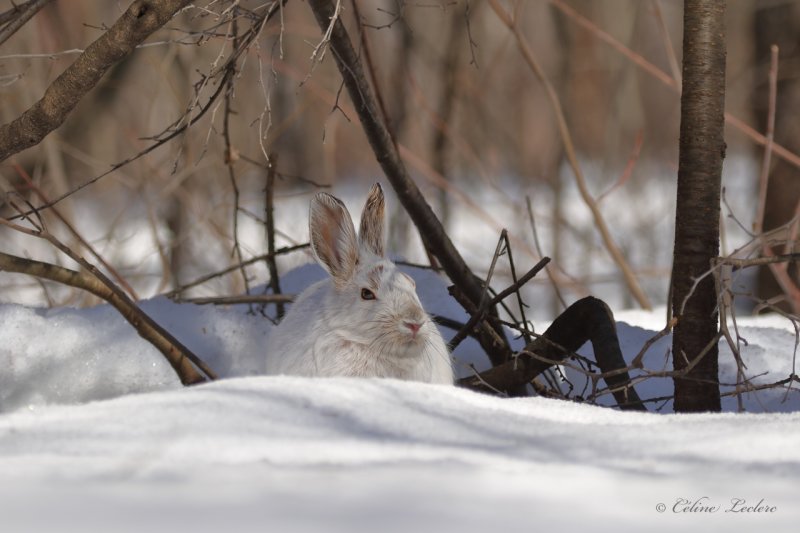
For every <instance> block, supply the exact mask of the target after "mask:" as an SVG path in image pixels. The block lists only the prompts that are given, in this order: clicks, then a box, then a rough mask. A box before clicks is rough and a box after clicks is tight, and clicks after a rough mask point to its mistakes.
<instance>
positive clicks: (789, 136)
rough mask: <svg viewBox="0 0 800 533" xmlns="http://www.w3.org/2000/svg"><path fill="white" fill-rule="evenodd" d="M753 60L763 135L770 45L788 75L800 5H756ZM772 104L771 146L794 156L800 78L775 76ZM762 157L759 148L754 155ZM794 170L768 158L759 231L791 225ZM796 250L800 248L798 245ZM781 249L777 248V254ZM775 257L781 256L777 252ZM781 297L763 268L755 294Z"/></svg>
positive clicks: (798, 35) (796, 269)
mask: <svg viewBox="0 0 800 533" xmlns="http://www.w3.org/2000/svg"><path fill="white" fill-rule="evenodd" d="M754 30H755V45H756V61H757V65H758V67H759V68H758V69H757V70H756V72H758V73H759V74H758V76H757V77H756V84H757V85H756V91H755V94H754V96H753V98H752V101H753V107H754V111H755V112H756V116H757V117H758V124H759V125H760V128H759V129H761V130H762V131H763V130H764V129H765V126H766V124H767V113H768V104H767V102H768V101H769V96H768V92H767V88H768V85H769V84H768V82H767V76H766V72H767V68H768V65H769V61H770V59H769V58H770V47H771V46H772V45H777V46H778V48H779V49H780V62H781V71H782V70H784V69H786V70H787V71H789V72H791V69H793V68H794V67H793V65H796V64H798V63H797V62H798V61H800V6H798V5H797V4H791V3H785V4H781V3H775V4H773V3H765V4H764V5H759V6H758V7H757V9H756V12H755V17H754ZM778 74H779V75H778V80H777V81H778V85H777V94H776V103H775V109H776V113H775V142H776V143H778V144H781V145H783V146H785V147H786V148H788V149H789V150H792V151H793V152H795V153H797V152H798V151H800V121H798V120H797V115H796V112H795V110H796V109H797V108H798V105H800V78H798V76H797V75H796V74H794V73H792V74H788V75H785V74H784V75H781V72H780V71H779V73H778ZM762 156H763V148H761V147H759V149H758V151H757V157H759V158H761V157H762ZM797 178H798V176H797V168H795V167H793V166H792V165H790V164H789V163H787V162H786V161H784V160H783V159H781V158H778V157H774V156H773V157H772V169H771V172H770V174H769V182H768V184H767V198H766V206H765V209H764V220H763V230H764V231H769V230H772V229H775V228H777V227H780V226H782V225H784V224H786V223H787V222H789V221H790V220H791V219H792V217H794V215H795V210H796V209H797V205H798V203H800V185H798V179H797ZM794 246H795V248H797V247H798V246H800V244H798V243H797V242H796V243H795V245H794ZM779 250H780V247H776V252H778V251H779ZM778 253H779V252H778ZM788 268H789V275H790V276H791V277H792V278H793V279H794V280H795V283H798V284H800V265H798V264H797V263H790V264H789V267H788ZM781 294H783V289H782V288H781V286H780V284H779V283H778V281H776V279H775V275H774V274H773V273H772V270H771V269H770V268H769V266H768V265H767V266H763V267H761V268H760V270H759V273H758V296H759V298H761V299H763V300H770V299H772V298H774V297H775V296H779V295H781ZM777 305H778V307H780V308H781V309H783V310H784V311H788V312H791V311H792V306H791V305H790V304H789V302H786V301H784V302H780V303H778V304H777Z"/></svg>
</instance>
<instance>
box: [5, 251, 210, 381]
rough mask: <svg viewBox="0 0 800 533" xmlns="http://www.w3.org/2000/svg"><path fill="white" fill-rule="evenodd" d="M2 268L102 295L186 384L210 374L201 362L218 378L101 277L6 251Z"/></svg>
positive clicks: (203, 378)
mask: <svg viewBox="0 0 800 533" xmlns="http://www.w3.org/2000/svg"><path fill="white" fill-rule="evenodd" d="M0 270H4V271H6V272H17V273H20V274H28V275H30V276H35V277H37V278H43V279H49V280H50V281H55V282H57V283H61V284H64V285H69V286H70V287H76V288H78V289H82V290H85V291H87V292H90V293H92V294H94V295H95V296H97V297H98V298H101V299H102V300H104V301H106V302H108V303H109V304H111V305H112V306H114V308H115V309H116V310H117V311H119V312H120V314H121V315H122V316H123V317H124V318H125V320H127V321H128V322H129V323H130V324H131V326H133V327H134V328H135V329H136V332H137V333H139V335H140V336H141V337H142V338H143V339H145V340H146V341H148V342H150V343H151V344H152V345H153V346H155V347H156V349H158V351H159V352H161V353H162V354H163V355H164V357H166V358H167V361H169V364H170V365H171V366H172V368H173V369H175V372H176V373H177V374H178V377H179V378H180V380H181V383H183V384H184V385H192V384H195V383H202V382H204V381H206V378H205V377H203V375H202V374H200V373H199V372H198V371H197V369H195V367H194V366H193V365H192V363H194V364H197V365H198V366H199V367H200V368H205V369H206V373H207V374H208V375H209V377H210V378H212V379H214V378H215V376H214V374H213V373H209V372H210V370H209V369H208V368H207V367H206V366H205V364H204V363H203V362H202V361H201V360H200V359H199V358H198V357H197V356H196V355H194V354H193V353H192V352H191V351H190V350H189V349H188V348H187V347H185V346H184V345H183V344H181V343H180V342H179V341H178V340H177V339H175V338H174V337H173V336H172V335H170V334H169V333H167V332H166V331H165V330H164V329H163V328H161V326H159V325H158V324H156V322H155V321H154V320H153V319H152V318H150V317H149V316H147V315H146V314H145V313H144V312H143V311H142V310H141V309H139V308H138V307H137V306H136V304H134V303H133V302H132V301H131V300H130V299H128V298H127V297H126V296H125V294H124V293H123V292H122V291H119V290H117V291H115V290H114V289H113V288H112V287H109V286H108V285H106V284H104V283H103V282H101V281H100V280H99V279H98V278H97V277H95V276H93V275H90V274H85V273H82V272H76V271H74V270H70V269H68V268H64V267H60V266H57V265H53V264H50V263H43V262H41V261H34V260H32V259H24V258H22V257H17V256H14V255H9V254H6V253H3V252H0Z"/></svg>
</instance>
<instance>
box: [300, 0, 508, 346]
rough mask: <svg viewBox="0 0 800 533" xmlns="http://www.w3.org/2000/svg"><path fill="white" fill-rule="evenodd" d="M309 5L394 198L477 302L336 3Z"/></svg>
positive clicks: (313, 0) (477, 292)
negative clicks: (413, 175) (389, 125)
mask: <svg viewBox="0 0 800 533" xmlns="http://www.w3.org/2000/svg"><path fill="white" fill-rule="evenodd" d="M309 5H310V7H311V10H312V11H313V12H314V16H315V17H316V19H317V23H318V24H319V26H320V28H321V29H322V31H323V32H325V33H326V34H327V33H328V30H329V29H330V43H329V45H330V48H331V51H332V52H333V55H334V57H335V59H336V64H337V66H338V67H339V72H340V73H341V75H342V78H343V80H344V84H345V86H346V87H347V91H348V93H349V95H350V99H351V100H352V101H353V103H354V107H355V108H356V112H357V113H358V116H359V119H360V122H361V125H362V127H363V128H364V132H365V134H366V136H367V139H368V140H369V143H370V146H371V147H372V150H373V152H374V153H375V157H376V159H377V160H378V163H379V164H380V165H381V168H382V169H383V172H384V173H385V174H386V177H387V178H388V180H389V182H390V183H391V185H392V187H393V188H394V190H395V192H396V193H397V196H398V198H399V200H400V202H401V203H402V204H403V207H404V208H405V209H406V211H407V212H408V214H409V216H410V217H411V220H413V221H414V224H415V225H416V226H417V229H418V230H419V233H420V236H421V237H422V239H423V243H424V244H425V248H426V249H427V250H429V251H430V252H432V253H433V254H434V255H435V256H436V258H437V259H438V261H439V263H440V264H441V266H442V268H443V270H444V271H445V272H446V273H447V275H448V276H449V278H450V280H451V281H452V282H453V283H454V284H455V285H456V286H458V287H459V288H461V289H462V290H463V292H464V294H465V295H466V296H467V298H469V299H470V300H471V301H472V302H473V303H474V304H476V305H477V303H478V302H480V299H481V294H482V293H483V288H482V287H481V285H480V283H479V282H478V280H477V278H476V277H475V275H474V274H473V273H472V271H471V270H470V268H469V267H468V266H467V264H466V262H465V261H464V259H463V258H462V257H461V254H459V253H458V250H456V248H455V246H453V243H452V241H451V240H450V237H449V236H448V235H447V233H446V232H445V231H444V228H443V227H442V224H441V222H440V221H439V219H438V218H437V217H436V215H435V214H434V213H433V210H432V209H431V207H430V205H429V204H428V202H427V201H426V200H425V198H424V197H423V196H422V193H421V192H420V190H419V188H418V187H417V185H416V183H414V181H413V180H412V179H411V177H410V176H409V175H408V171H407V169H406V167H405V165H404V164H403V161H402V160H401V158H400V154H399V153H398V150H397V147H396V146H395V144H394V142H393V140H392V136H391V134H390V133H389V130H388V128H387V126H386V123H385V122H384V121H383V120H382V117H381V114H380V112H379V111H378V106H377V103H376V101H375V97H374V96H373V94H372V91H371V89H370V87H369V83H368V82H367V79H366V76H365V74H364V69H363V66H362V64H361V61H360V60H359V59H358V56H357V55H356V52H355V50H354V49H353V45H352V43H351V41H350V36H349V35H348V33H347V30H346V29H345V27H344V25H343V24H342V21H341V20H340V18H339V17H338V16H337V11H336V6H334V4H333V2H331V0H310V1H309ZM496 333H497V334H498V336H499V337H500V338H501V339H503V341H504V344H505V345H508V341H507V339H505V332H504V331H503V330H502V328H498V329H497V331H496Z"/></svg>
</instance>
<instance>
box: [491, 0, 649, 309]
mask: <svg viewBox="0 0 800 533" xmlns="http://www.w3.org/2000/svg"><path fill="white" fill-rule="evenodd" d="M489 5H491V7H492V10H493V11H494V12H495V14H496V15H497V18H499V19H500V21H501V22H502V23H503V24H504V25H505V26H506V27H507V28H508V29H509V30H510V31H511V33H512V34H513V35H514V37H515V39H516V42H517V47H518V49H519V51H520V53H521V54H522V57H523V59H525V62H526V63H527V64H528V66H529V67H530V69H531V71H532V72H533V73H534V74H535V75H536V77H537V78H538V79H539V81H540V82H541V83H542V85H544V88H545V91H546V93H547V97H548V100H549V101H550V105H551V107H552V108H553V111H554V112H555V115H556V121H557V123H558V131H559V134H560V135H561V141H562V143H563V145H564V152H565V154H566V156H567V161H568V162H569V165H570V167H571V168H572V171H573V174H574V175H575V183H576V184H577V186H578V191H579V192H580V195H581V198H582V199H583V201H584V203H585V204H586V206H587V207H588V208H589V211H591V213H592V217H593V219H594V222H595V225H596V226H597V231H598V232H599V233H600V236H601V237H602V239H603V243H604V244H605V246H606V249H607V250H608V253H609V254H610V255H611V258H612V259H613V260H614V262H615V263H616V264H617V266H618V267H619V269H620V270H621V271H622V276H623V279H624V280H625V284H626V285H627V286H628V290H630V292H631V294H632V295H633V297H634V298H636V301H637V302H639V305H640V306H642V308H644V309H652V307H653V306H652V304H651V303H650V299H649V298H648V297H647V295H646V294H645V292H644V290H642V287H641V285H640V284H639V281H638V279H637V278H636V274H635V273H634V271H633V269H632V268H631V266H630V265H629V264H628V261H627V260H626V259H625V256H624V255H623V254H622V251H621V250H620V249H619V247H618V246H617V244H616V242H615V241H614V238H613V237H612V235H611V231H610V229H609V228H608V225H607V224H606V221H605V218H603V214H602V213H601V212H600V207H599V206H598V205H597V202H596V201H595V199H594V198H593V197H592V195H591V193H590V192H589V188H588V186H587V184H586V178H585V177H584V175H583V170H582V169H581V166H580V163H579V162H578V156H577V154H576V152H575V145H574V143H573V142H572V134H571V133H570V131H569V127H568V126H567V120H566V117H565V116H564V111H563V109H562V108H561V101H560V99H559V97H558V94H557V93H556V90H555V88H554V87H553V85H552V84H551V83H550V80H549V78H548V77H547V75H546V74H545V73H544V70H542V68H541V66H540V65H539V62H538V61H537V59H536V56H535V55H534V53H533V49H531V47H530V45H529V44H528V40H527V39H526V38H525V36H524V35H523V34H522V31H521V30H520V28H519V25H518V24H517V22H516V20H515V19H514V18H512V16H511V15H510V14H509V13H508V12H507V11H506V10H505V9H504V8H503V7H502V6H501V5H500V3H499V0H489Z"/></svg>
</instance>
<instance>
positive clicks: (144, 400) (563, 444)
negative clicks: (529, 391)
mask: <svg viewBox="0 0 800 533" xmlns="http://www.w3.org/2000/svg"><path fill="white" fill-rule="evenodd" d="M0 472H2V474H0V479H2V483H0V511H1V512H2V516H3V517H4V520H3V521H4V522H5V523H6V524H10V525H11V529H7V530H8V531H29V530H36V531H41V530H46V528H48V527H49V528H50V530H53V531H55V530H58V531H109V530H114V531H142V530H148V531H153V530H158V531H167V530H170V529H172V528H175V527H178V526H180V529H181V530H193V531H212V530H217V531H218V530H220V529H223V528H224V529H225V530H229V531H377V530H380V531H398V532H400V531H403V532H405V531H420V530H426V531H531V530H532V529H534V528H535V529H541V528H543V527H546V528H558V529H559V530H562V531H563V530H567V531H574V530H576V529H575V528H577V527H581V528H582V529H583V528H591V530H595V531H621V530H622V531H624V530H641V526H642V524H644V523H645V522H647V523H648V526H647V527H648V529H649V530H654V531H667V530H672V529H674V528H675V527H679V526H680V527H690V528H698V529H699V528H701V527H702V528H704V529H705V528H712V529H722V528H725V529H726V530H730V531H752V530H753V529H754V528H758V529H759V530H762V529H763V530H774V531H787V530H788V528H789V526H790V524H792V523H793V522H794V521H796V520H797V519H798V518H800V513H798V507H797V505H796V497H795V496H796V495H795V492H796V486H797V480H798V477H799V476H800V414H775V415H734V414H721V415H694V416H676V415H670V416H660V415H655V414H631V413H621V412H617V411H613V410H609V409H604V408H600V407H592V406H585V405H577V404H572V403H567V402H560V401H554V400H545V399H541V398H527V399H519V400H502V399H497V398H493V397H489V396H483V395H478V394H475V393H471V392H469V391H465V390H460V389H457V388H455V387H443V386H433V385H425V384H417V383H407V382H396V381H390V380H358V379H331V380H325V379H317V380H314V379H302V378H285V377H259V378H243V379H230V380H224V381H221V382H218V383H213V384H209V385H203V386H199V387H194V388H190V389H185V390H175V391H167V392H156V393H148V394H138V395H128V396H125V397H122V398H118V399H115V400H109V401H102V402H92V403H89V404H86V405H83V406H81V407H70V406H52V407H47V408H43V409H37V410H36V411H34V412H25V411H20V412H17V413H12V414H9V415H5V416H3V417H2V418H0ZM703 497H706V499H705V500H703V501H704V505H706V506H710V505H714V506H720V507H721V508H720V509H719V510H718V511H717V512H714V513H685V512H675V511H674V510H673V507H675V508H676V509H682V508H683V507H685V505H681V504H679V499H680V498H687V499H701V498H703ZM733 498H741V499H744V500H746V502H748V503H749V504H750V505H752V504H756V503H757V502H758V501H759V500H761V499H763V500H764V504H763V505H766V506H769V507H775V508H776V509H775V511H774V512H761V513H746V514H738V513H726V512H725V510H726V509H728V508H730V506H731V505H732V504H731V499H733ZM659 503H663V504H664V505H665V506H666V507H667V510H666V511H665V512H663V513H659V512H658V511H657V509H656V506H657V505H658V504H659ZM4 529H5V528H4Z"/></svg>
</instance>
